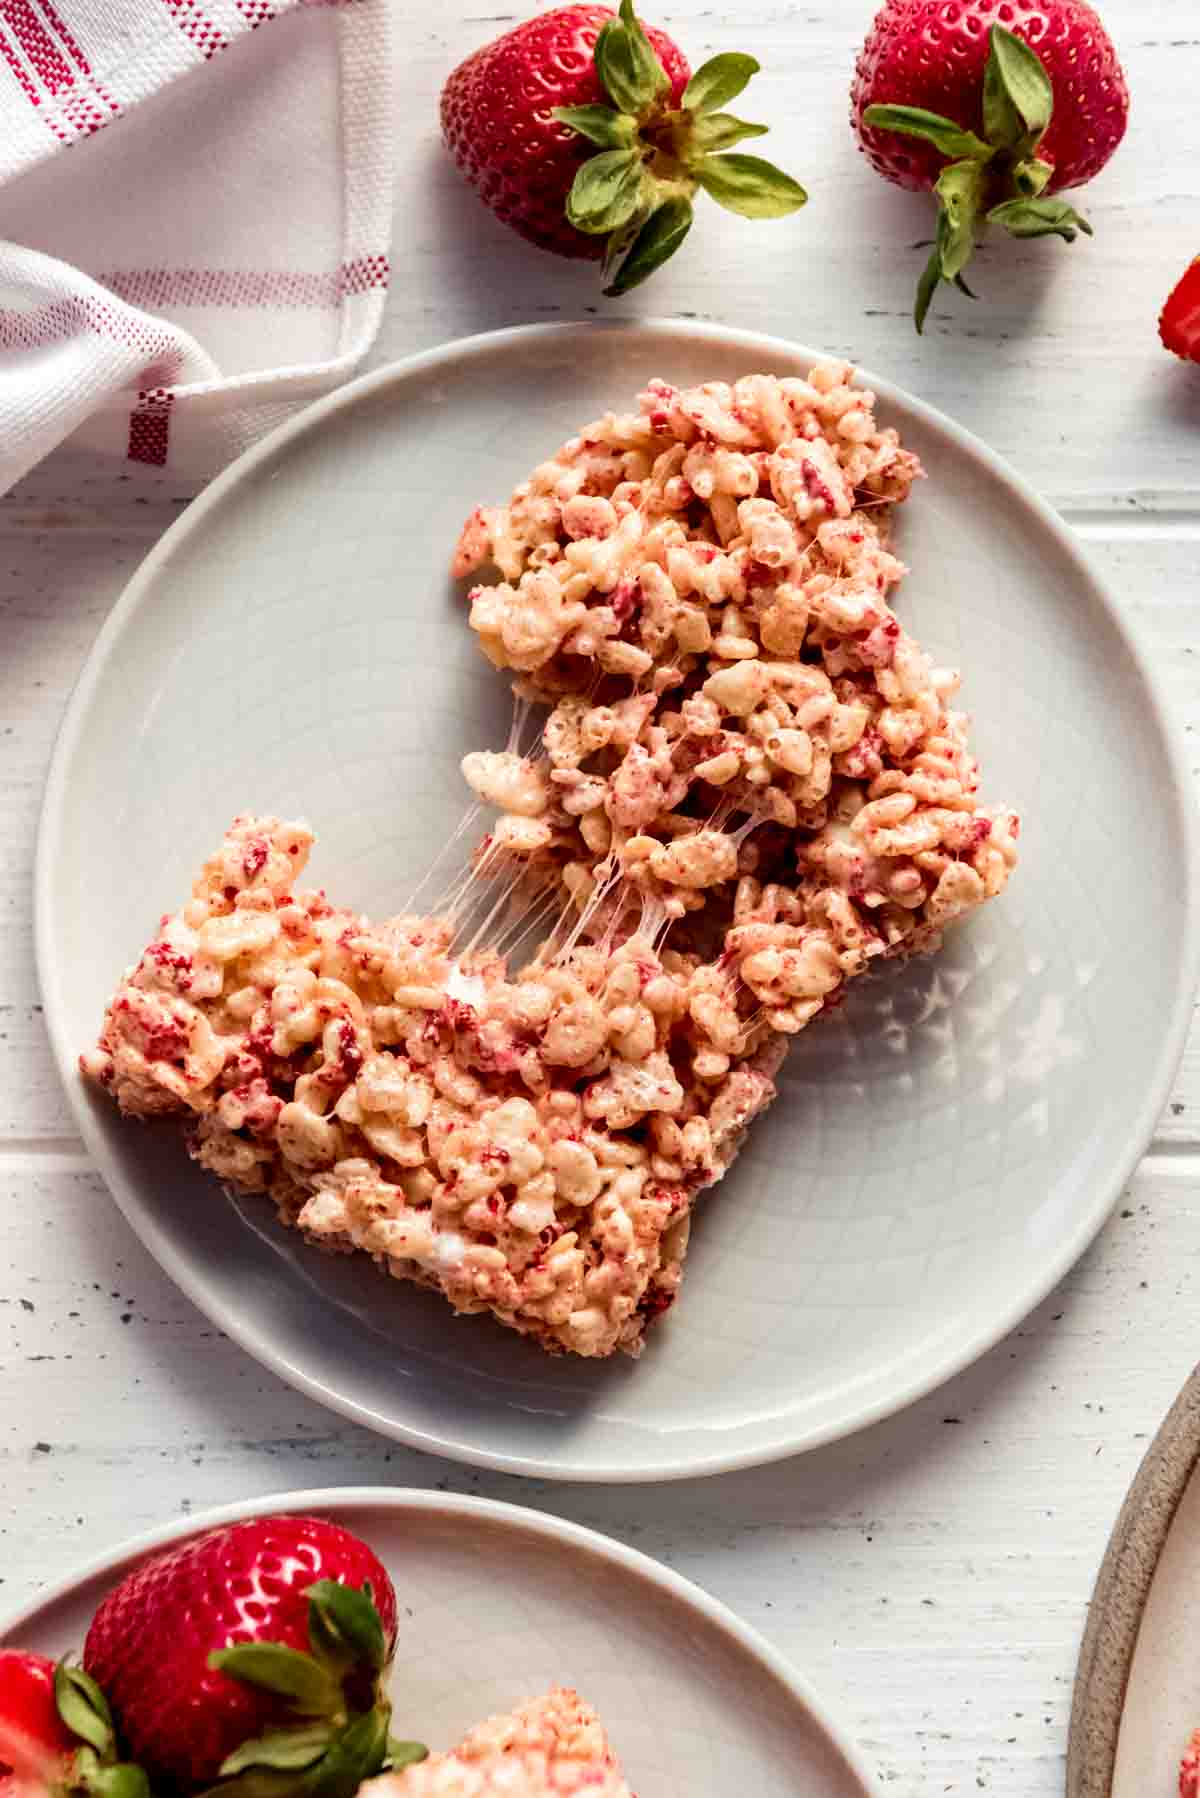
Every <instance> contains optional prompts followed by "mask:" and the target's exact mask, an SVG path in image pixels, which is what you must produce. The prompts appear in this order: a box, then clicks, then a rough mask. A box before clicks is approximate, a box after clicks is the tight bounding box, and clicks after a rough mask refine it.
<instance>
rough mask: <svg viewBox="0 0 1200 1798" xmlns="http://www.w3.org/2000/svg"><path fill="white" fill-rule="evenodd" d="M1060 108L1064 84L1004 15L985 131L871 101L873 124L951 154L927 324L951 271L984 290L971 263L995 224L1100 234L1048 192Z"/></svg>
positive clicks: (927, 291)
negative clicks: (967, 275) (1045, 149)
mask: <svg viewBox="0 0 1200 1798" xmlns="http://www.w3.org/2000/svg"><path fill="white" fill-rule="evenodd" d="M1053 112H1054V90H1053V87H1052V85H1051V81H1050V77H1049V75H1048V74H1047V73H1046V70H1045V68H1044V67H1043V65H1042V62H1041V59H1040V58H1039V57H1038V55H1037V53H1036V52H1035V51H1034V50H1031V49H1030V47H1029V45H1028V44H1026V43H1025V42H1023V40H1022V39H1021V38H1019V37H1017V36H1016V35H1015V33H1014V32H1011V31H1008V30H1006V29H1005V27H1004V26H1003V25H993V26H992V27H991V30H990V32H989V34H988V60H987V66H986V69H985V72H984V81H983V130H984V135H983V136H982V137H980V136H978V135H977V133H976V132H974V131H967V130H964V129H963V127H962V126H960V125H957V124H955V122H954V120H953V119H947V118H943V117H942V115H941V114H940V113H936V112H926V111H925V110H924V108H923V107H919V106H868V107H867V109H866V111H865V113H864V114H863V120H864V122H865V123H866V124H868V125H870V126H872V127H873V128H874V129H876V130H880V131H896V132H900V133H901V134H902V135H904V136H906V137H916V138H920V139H922V140H923V141H924V142H925V143H928V144H932V145H933V147H934V149H936V150H938V151H939V152H940V153H941V154H942V155H943V156H946V157H948V158H949V159H950V160H949V161H948V162H947V163H946V166H945V167H944V168H943V169H942V172H941V174H940V175H939V176H938V179H937V182H936V184H935V188H934V191H935V193H936V194H937V199H938V223H937V237H936V239H935V242H934V246H933V251H932V254H931V255H930V258H929V261H928V263H927V264H926V266H925V269H924V271H923V273H922V275H921V279H920V281H919V282H918V284H917V299H916V306H915V308H914V318H915V321H916V326H917V330H918V331H921V330H923V329H924V326H925V319H926V316H927V315H928V312H929V305H930V302H931V300H932V299H933V296H934V294H935V293H936V292H937V289H938V287H939V286H940V285H941V283H942V282H943V281H947V282H951V283H953V285H954V286H956V287H958V288H960V289H961V290H962V292H964V293H966V294H967V295H968V297H969V298H973V297H974V296H973V295H972V294H971V290H970V288H969V287H967V285H966V282H965V281H964V280H963V270H964V269H965V267H966V266H967V263H968V262H969V261H970V259H971V256H972V255H973V253H974V251H975V247H976V245H977V243H978V242H979V240H980V238H981V237H982V236H983V234H984V232H985V230H986V228H987V226H988V225H989V224H991V225H999V226H1000V227H1001V228H1002V229H1003V230H1005V231H1007V232H1008V233H1009V234H1010V235H1011V236H1013V237H1049V236H1052V235H1053V236H1057V237H1061V238H1063V240H1064V241H1065V242H1067V243H1074V241H1075V238H1076V237H1077V235H1078V234H1079V232H1081V231H1082V232H1084V233H1085V235H1086V236H1088V237H1090V236H1091V235H1092V227H1091V226H1090V225H1089V224H1088V222H1087V220H1086V219H1085V218H1084V217H1083V216H1082V214H1080V213H1079V212H1077V211H1076V210H1075V208H1074V207H1073V206H1071V205H1069V204H1068V202H1067V201H1065V200H1060V199H1055V198H1053V197H1051V196H1048V195H1046V194H1045V188H1046V185H1047V183H1048V182H1049V180H1050V178H1051V176H1052V175H1053V173H1054V169H1053V166H1052V165H1051V164H1050V163H1048V162H1044V161H1042V159H1041V158H1040V157H1039V156H1038V146H1039V145H1040V143H1041V141H1042V139H1043V137H1044V136H1045V134H1046V131H1047V128H1048V127H1049V124H1050V120H1051V118H1052V116H1053Z"/></svg>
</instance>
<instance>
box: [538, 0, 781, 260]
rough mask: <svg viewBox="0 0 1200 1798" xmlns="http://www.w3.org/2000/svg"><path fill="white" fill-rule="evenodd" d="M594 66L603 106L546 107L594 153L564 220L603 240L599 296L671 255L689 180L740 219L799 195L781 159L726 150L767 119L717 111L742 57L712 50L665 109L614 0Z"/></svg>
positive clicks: (643, 45) (748, 62)
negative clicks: (603, 277)
mask: <svg viewBox="0 0 1200 1798" xmlns="http://www.w3.org/2000/svg"><path fill="white" fill-rule="evenodd" d="M595 64H596V73H597V75H598V76H599V79H600V82H601V85H602V86H603V88H604V91H605V93H606V94H607V95H608V97H609V99H610V100H611V101H612V105H611V106H558V107H555V109H554V116H555V118H556V119H558V120H559V121H560V123H562V124H564V125H567V126H569V127H570V128H571V130H572V131H576V132H578V133H579V135H580V136H581V137H584V138H586V139H587V140H588V142H589V143H593V144H595V145H596V146H597V149H598V152H599V153H598V154H597V155H595V156H592V157H590V158H589V160H588V161H587V162H585V163H583V164H582V166H581V167H580V170H579V173H578V174H577V175H576V177H575V180H574V183H573V184H572V187H571V191H570V193H569V194H568V196H567V218H568V220H569V222H570V223H571V224H572V225H574V227H575V228H576V230H578V231H583V232H585V233H586V234H587V235H588V236H593V237H604V238H606V239H607V242H606V244H605V254H604V272H605V275H606V277H607V278H608V284H607V286H606V287H605V289H604V291H605V293H606V294H608V295H614V294H621V293H628V292H629V290H630V288H633V287H637V286H638V285H639V284H640V283H641V282H642V281H644V280H646V278H647V276H649V275H652V274H653V273H654V271H655V269H657V268H661V267H662V265H663V263H664V262H666V260H667V258H668V257H670V256H672V255H674V253H675V251H676V250H677V249H678V248H679V245H680V244H681V243H682V242H683V240H684V238H685V237H686V236H687V234H688V232H689V230H690V229H691V225H692V200H693V198H694V196H695V194H696V192H697V190H698V189H701V188H702V189H703V190H704V192H705V193H707V194H709V195H711V197H712V198H713V199H714V200H716V201H717V203H718V204H719V205H721V206H724V207H725V208H726V209H727V210H728V211H730V212H736V213H740V214H741V216H742V217H743V218H755V219H765V218H783V217H784V216H785V215H786V214H787V213H790V212H795V211H797V209H798V208H799V207H801V206H803V205H804V203H805V201H806V200H807V198H808V195H807V194H806V193H805V191H804V189H803V188H802V187H801V186H800V184H799V182H798V181H793V180H792V178H791V176H790V175H785V174H784V173H783V171H782V169H777V168H776V167H775V166H774V164H773V163H770V162H765V161H764V160H763V159H762V158H761V157H759V156H747V155H742V154H737V153H734V154H731V153H730V151H731V149H732V146H733V145H734V144H737V143H741V142H743V141H744V140H745V139H746V138H750V137H762V136H763V135H764V133H765V132H766V129H767V127H766V126H765V125H752V124H750V123H749V122H748V121H746V120H745V119H739V118H735V117H734V116H733V114H732V113H728V112H725V111H724V110H723V108H724V107H725V106H726V105H727V103H728V102H729V101H730V100H733V99H736V98H737V96H738V94H740V93H741V91H742V89H743V88H744V87H745V86H746V84H747V82H748V81H749V80H750V78H751V76H752V75H755V74H757V73H758V69H759V64H758V63H757V62H756V61H755V59H754V57H753V56H745V55H742V54H741V53H739V52H736V51H734V52H730V53H728V54H726V55H723V56H714V57H712V58H711V59H710V60H709V61H708V62H706V63H705V64H704V65H703V67H702V68H699V69H697V70H696V72H695V74H694V75H693V76H692V78H691V80H690V81H689V82H688V85H687V87H686V88H685V89H684V92H683V96H682V99H681V101H680V104H679V106H678V107H673V106H671V104H670V87H671V83H670V80H669V78H668V76H667V72H666V70H665V69H664V68H663V66H662V63H661V62H660V61H659V59H658V56H657V54H656V52H655V50H654V46H653V45H652V44H651V42H650V39H649V38H648V37H647V36H646V33H645V31H644V30H643V29H642V26H641V23H640V21H639V20H638V19H637V18H636V17H635V15H634V10H633V0H621V9H620V12H619V14H618V15H617V17H616V18H614V19H610V20H609V21H608V23H607V24H606V25H605V26H604V28H603V30H602V31H601V32H600V35H599V37H598V38H597V39H596V49H595Z"/></svg>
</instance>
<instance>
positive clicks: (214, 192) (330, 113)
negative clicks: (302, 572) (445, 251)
mask: <svg viewBox="0 0 1200 1798" xmlns="http://www.w3.org/2000/svg"><path fill="white" fill-rule="evenodd" d="M388 6H389V0H323V3H322V0H317V3H316V4H314V3H313V0H0V492H3V491H5V490H6V489H7V488H8V487H10V486H11V485H12V483H13V482H14V481H15V480H17V479H18V478H19V477H20V476H21V475H22V474H24V473H25V471H26V470H27V469H29V468H31V467H32V466H33V464H34V463H35V462H37V461H39V460H40V459H41V457H42V456H44V455H45V454H46V453H47V452H48V451H49V450H50V449H52V448H53V447H54V446H55V444H57V443H59V442H61V441H62V440H63V439H64V438H66V437H68V436H70V437H72V438H73V439H74V440H75V441H78V442H81V443H86V444H88V445H90V446H92V447H94V448H97V449H100V450H104V451H108V452H110V453H112V454H115V455H119V456H126V457H130V458H132V459H133V460H134V461H140V462H149V463H156V464H159V465H169V466H170V467H171V468H173V469H178V470H179V471H180V473H181V474H182V475H184V476H186V477H189V478H192V479H197V478H205V477H207V476H208V475H210V474H212V473H214V472H215V471H216V470H217V469H218V468H220V467H221V466H222V465H223V464H224V463H225V462H227V461H228V460H229V459H230V458H231V457H232V456H234V455H236V454H237V452H238V451H239V450H241V449H243V448H244V447H245V446H246V445H247V444H248V443H250V442H252V441H253V440H254V438H255V437H257V436H259V435H261V433H262V432H263V431H265V430H267V429H269V428H270V426H272V425H274V424H277V423H278V422H279V421H280V420H281V419H283V418H286V417H287V416H288V414H289V413H290V412H291V411H293V410H294V409H295V408H296V407H297V406H299V405H302V404H303V403H304V402H305V401H307V400H310V399H312V398H314V397H315V396H316V395H318V394H321V393H325V392H327V391H328V390H329V389H330V388H332V387H334V386H336V385H337V384H338V382H340V381H342V380H344V379H345V377H346V376H347V375H348V374H350V373H351V372H352V371H353V369H354V367H355V365H356V364H357V363H358V362H359V360H360V359H361V357H362V356H363V354H364V352H365V351H366V350H367V349H368V347H369V346H370V344H371V341H372V339H373V338H374V336H375V334H376V331H377V330H378V328H379V321H380V318H381V316H382V313H383V305H384V298H385V293H386V288H387V282H388V249H389V239H390V233H391V211H392V204H391V202H392V177H393V157H392V140H391V123H392V95H391V91H390V81H391V59H390V56H389V50H388V42H387V36H388Z"/></svg>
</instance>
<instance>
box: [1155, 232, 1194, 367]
mask: <svg viewBox="0 0 1200 1798" xmlns="http://www.w3.org/2000/svg"><path fill="white" fill-rule="evenodd" d="M1158 334H1159V336H1160V337H1161V338H1162V340H1163V343H1164V344H1165V345H1166V347H1167V349H1169V350H1172V351H1173V352H1174V353H1175V355H1176V356H1182V357H1183V359H1184V361H1185V362H1200V256H1197V258H1196V260H1195V261H1194V262H1191V263H1189V264H1188V266H1187V268H1185V269H1184V271H1183V274H1182V275H1181V276H1180V278H1179V280H1178V281H1177V282H1176V284H1175V286H1174V287H1173V288H1172V289H1171V292H1170V294H1169V295H1168V296H1167V303H1166V305H1165V306H1164V307H1163V309H1162V312H1161V313H1160V315H1159V320H1158Z"/></svg>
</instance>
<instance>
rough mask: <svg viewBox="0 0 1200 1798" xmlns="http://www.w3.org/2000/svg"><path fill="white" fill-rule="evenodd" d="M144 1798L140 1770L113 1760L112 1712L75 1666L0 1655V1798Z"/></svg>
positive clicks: (7, 1652)
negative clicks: (41, 1797) (22, 1797)
mask: <svg viewBox="0 0 1200 1798" xmlns="http://www.w3.org/2000/svg"><path fill="white" fill-rule="evenodd" d="M25 1790H36V1791H39V1792H41V1793H44V1794H49V1795H50V1798H69V1795H70V1798H85V1795H86V1798H149V1793H150V1787H149V1784H148V1782H147V1779H146V1775H145V1773H144V1772H143V1771H142V1769H141V1768H140V1767H134V1766H129V1765H125V1764H122V1763H120V1762H118V1760H117V1738H116V1732H115V1730H114V1728H113V1720H112V1712H111V1711H110V1710H109V1707H108V1702H107V1700H106V1699H105V1697H104V1694H103V1692H101V1690H100V1688H99V1686H97V1684H96V1682H95V1681H94V1680H93V1679H90V1678H89V1676H88V1675H87V1674H86V1673H84V1671H83V1670H82V1668H80V1667H70V1666H68V1665H67V1664H66V1662H65V1661H64V1662H60V1663H59V1664H58V1665H57V1666H56V1665H55V1663H54V1662H53V1661H50V1660H47V1659H46V1657H45V1655H42V1654H30V1653H27V1652H25V1651H24V1650H21V1649H4V1650H0V1798H18V1794H20V1793H21V1792H22V1791H25Z"/></svg>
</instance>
